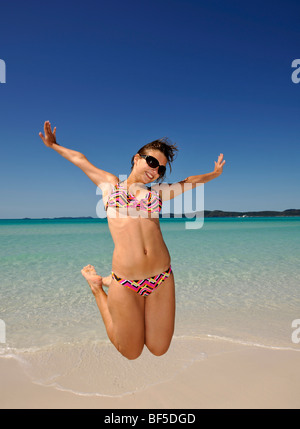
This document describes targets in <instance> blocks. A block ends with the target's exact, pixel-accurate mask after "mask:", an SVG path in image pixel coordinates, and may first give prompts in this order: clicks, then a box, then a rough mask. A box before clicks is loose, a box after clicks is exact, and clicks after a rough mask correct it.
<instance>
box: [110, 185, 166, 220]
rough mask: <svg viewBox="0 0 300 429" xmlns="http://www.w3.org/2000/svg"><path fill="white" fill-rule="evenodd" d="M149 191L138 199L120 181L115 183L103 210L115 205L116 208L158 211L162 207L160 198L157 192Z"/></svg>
mask: <svg viewBox="0 0 300 429" xmlns="http://www.w3.org/2000/svg"><path fill="white" fill-rule="evenodd" d="M148 189H149V191H148V193H147V195H146V196H145V198H142V199H140V200H138V199H137V198H136V197H135V196H134V195H132V194H131V193H130V192H128V191H127V189H125V188H124V186H122V185H121V184H120V183H117V184H116V185H115V186H114V188H113V190H112V192H111V194H110V196H109V197H108V200H107V203H106V207H105V210H107V209H108V207H117V208H127V207H128V208H129V207H130V208H135V209H136V208H138V209H140V210H142V211H145V212H150V213H159V212H160V211H161V207H162V200H161V198H160V197H159V194H158V192H156V191H154V190H153V191H151V190H150V188H148Z"/></svg>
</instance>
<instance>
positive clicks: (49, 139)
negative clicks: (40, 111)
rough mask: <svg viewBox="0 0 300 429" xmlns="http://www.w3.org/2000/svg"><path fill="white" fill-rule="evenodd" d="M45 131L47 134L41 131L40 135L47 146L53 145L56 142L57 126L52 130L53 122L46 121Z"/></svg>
mask: <svg viewBox="0 0 300 429" xmlns="http://www.w3.org/2000/svg"><path fill="white" fill-rule="evenodd" d="M44 133H45V135H43V134H42V133H39V136H40V137H41V139H42V140H43V142H44V143H45V145H46V146H47V147H52V146H53V145H54V144H57V143H56V127H54V129H53V132H52V130H51V124H50V122H49V121H46V122H45V123H44Z"/></svg>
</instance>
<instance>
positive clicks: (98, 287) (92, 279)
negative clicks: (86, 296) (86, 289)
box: [81, 265, 103, 295]
mask: <svg viewBox="0 0 300 429" xmlns="http://www.w3.org/2000/svg"><path fill="white" fill-rule="evenodd" d="M81 274H82V275H83V277H84V278H85V279H86V281H87V282H88V284H89V285H90V288H91V290H92V292H93V294H94V295H97V294H98V293H99V292H101V291H103V289H102V284H103V281H102V277H101V276H99V275H98V274H97V273H96V270H95V267H93V265H87V266H85V267H84V268H82V270H81Z"/></svg>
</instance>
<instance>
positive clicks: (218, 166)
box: [214, 153, 225, 176]
mask: <svg viewBox="0 0 300 429" xmlns="http://www.w3.org/2000/svg"><path fill="white" fill-rule="evenodd" d="M223 157H224V155H223V154H222V153H220V155H219V157H218V161H215V170H214V173H216V174H217V175H218V176H219V175H220V174H222V172H223V166H224V164H225V160H224V161H223Z"/></svg>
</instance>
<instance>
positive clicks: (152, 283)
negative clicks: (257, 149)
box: [39, 121, 225, 359]
mask: <svg viewBox="0 0 300 429" xmlns="http://www.w3.org/2000/svg"><path fill="white" fill-rule="evenodd" d="M39 136H40V137H41V139H42V140H43V142H44V144H45V145H46V146H47V147H50V148H52V149H54V150H55V151H56V152H57V153H59V154H60V155H61V156H63V157H64V158H66V159H67V160H68V161H70V162H72V163H73V164H74V165H76V166H77V167H79V168H80V169H81V170H82V171H83V172H84V173H85V174H86V175H87V176H88V177H89V178H90V179H91V180H92V182H93V183H94V184H95V185H96V186H98V187H99V188H100V189H101V190H102V192H103V202H104V206H105V209H106V211H107V219H108V225H109V229H110V232H111V235H112V239H113V242H114V245H115V248H114V252H113V257H112V273H111V275H109V276H108V277H101V276H100V275H98V274H97V273H96V270H95V268H94V267H93V266H92V265H87V266H86V267H84V268H83V269H82V270H81V273H82V275H83V276H84V277H85V279H86V280H87V282H88V284H89V286H90V288H91V290H92V293H93V295H94V297H95V299H96V303H97V305H98V308H99V310H100V313H101V316H102V319H103V322H104V324H105V328H106V332H107V335H108V337H109V339H110V341H111V342H112V344H113V345H114V346H115V347H116V348H117V350H118V351H119V352H120V353H121V354H122V355H123V356H125V357H126V358H128V359H136V358H137V357H139V356H140V354H141V353H142V350H143V348H144V345H146V346H147V348H148V349H149V350H150V352H151V353H153V354H154V355H156V356H161V355H163V354H164V353H166V352H167V350H168V348H169V346H170V343H171V340H172V336H173V332H174V322H175V284H174V274H173V271H172V268H171V258H170V254H169V252H168V249H167V247H166V245H165V242H164V240H163V237H162V233H161V230H160V225H159V212H160V210H161V207H162V203H163V201H164V200H167V199H171V198H174V197H175V196H177V195H179V194H181V193H182V192H184V191H185V186H184V185H185V184H186V183H189V184H192V187H195V186H197V185H199V184H202V183H206V182H208V181H210V180H212V179H214V178H216V177H218V176H220V174H221V173H222V171H223V166H224V164H225V161H224V160H223V154H220V155H219V157H218V160H217V161H215V167H214V171H213V172H211V173H207V174H202V175H196V176H189V177H187V178H186V179H185V180H182V181H181V182H179V183H178V184H176V186H175V187H174V186H173V187H172V188H173V189H175V191H174V192H169V186H170V185H169V184H167V183H158V182H162V180H163V179H164V177H165V173H166V166H167V164H168V165H169V167H170V169H171V163H172V161H173V160H174V157H175V153H176V151H177V148H176V146H175V145H172V144H170V143H169V142H168V140H167V139H160V140H155V141H153V142H151V143H148V144H146V145H145V146H143V147H142V148H141V149H140V150H139V151H138V152H137V153H136V154H135V155H134V156H133V158H132V161H131V164H132V168H131V173H130V175H129V176H128V178H127V180H125V181H124V182H119V180H118V177H117V176H115V175H114V174H111V173H109V172H106V171H104V170H100V169H99V168H97V167H95V166H94V165H93V164H91V162H89V161H88V160H87V158H86V157H85V156H84V155H83V154H82V153H80V152H77V151H73V150H71V149H67V148H65V147H63V146H61V145H59V144H58V143H57V142H56V127H55V128H54V129H53V132H52V130H51V125H50V122H49V121H46V122H45V124H44V135H43V134H42V133H39ZM152 182H157V183H156V184H154V185H153V186H151V188H150V187H147V186H146V185H149V184H150V183H152ZM189 189H191V187H190V186H189ZM103 286H106V287H108V293H107V294H106V292H105V291H104V290H103Z"/></svg>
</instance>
